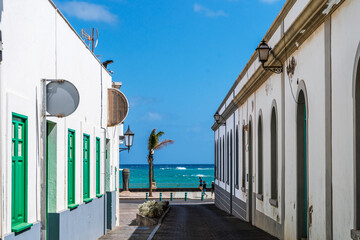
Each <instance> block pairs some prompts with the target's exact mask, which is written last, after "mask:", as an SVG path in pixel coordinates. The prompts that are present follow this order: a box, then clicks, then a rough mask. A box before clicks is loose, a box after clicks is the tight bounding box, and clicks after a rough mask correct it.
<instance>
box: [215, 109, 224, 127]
mask: <svg viewBox="0 0 360 240" xmlns="http://www.w3.org/2000/svg"><path fill="white" fill-rule="evenodd" d="M214 119H215V122H216V123H217V124H220V123H221V121H222V120H224V118H223V116H221V115H220V114H219V112H216V113H215V114H214ZM225 124H226V122H225V121H224V125H225Z"/></svg>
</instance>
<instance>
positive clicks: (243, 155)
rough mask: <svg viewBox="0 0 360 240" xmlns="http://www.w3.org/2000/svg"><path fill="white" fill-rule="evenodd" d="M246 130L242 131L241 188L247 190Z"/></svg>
mask: <svg viewBox="0 0 360 240" xmlns="http://www.w3.org/2000/svg"><path fill="white" fill-rule="evenodd" d="M245 142H246V140H245V129H244V127H243V129H242V176H241V179H242V181H241V186H242V187H243V188H244V189H245V175H246V163H245V159H246V157H245V151H246V149H245Z"/></svg>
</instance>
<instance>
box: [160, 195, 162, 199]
mask: <svg viewBox="0 0 360 240" xmlns="http://www.w3.org/2000/svg"><path fill="white" fill-rule="evenodd" d="M160 201H162V193H160Z"/></svg>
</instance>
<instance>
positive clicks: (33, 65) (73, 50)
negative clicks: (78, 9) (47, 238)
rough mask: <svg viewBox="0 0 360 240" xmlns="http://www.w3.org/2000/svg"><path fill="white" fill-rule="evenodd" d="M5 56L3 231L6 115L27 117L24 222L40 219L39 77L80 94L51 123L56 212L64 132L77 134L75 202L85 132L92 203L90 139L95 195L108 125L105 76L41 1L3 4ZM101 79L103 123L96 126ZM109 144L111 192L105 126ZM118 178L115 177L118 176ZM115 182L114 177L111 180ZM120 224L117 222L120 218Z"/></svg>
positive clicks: (62, 204) (63, 175)
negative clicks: (65, 83)
mask: <svg viewBox="0 0 360 240" xmlns="http://www.w3.org/2000/svg"><path fill="white" fill-rule="evenodd" d="M1 28H2V29H1V30H2V35H3V43H4V51H3V62H2V66H1V68H2V73H1V100H0V104H1V116H3V117H2V119H3V121H1V132H3V133H5V136H4V138H3V139H2V140H3V141H2V142H1V144H2V146H1V147H2V149H5V151H3V152H2V153H1V158H2V160H3V161H2V162H1V168H2V174H3V179H4V180H5V182H4V184H3V192H4V198H3V200H2V201H3V203H2V205H3V206H4V213H3V218H2V219H4V220H5V221H4V222H3V232H2V233H1V236H4V234H7V233H10V232H11V156H10V150H11V146H10V143H11V134H10V129H11V113H12V112H16V113H19V114H23V115H26V116H28V143H29V145H28V173H29V175H28V206H29V207H28V222H36V221H39V220H40V208H39V206H40V178H39V173H40V168H39V158H38V153H37V144H38V138H37V136H38V135H37V130H38V127H39V125H38V124H37V122H36V121H40V120H39V117H40V115H39V112H37V108H38V109H40V106H41V103H40V100H41V98H40V80H41V79H42V78H48V79H54V78H60V79H67V80H69V81H71V82H72V83H73V84H74V85H75V86H76V87H77V88H78V90H79V93H80V105H79V107H78V109H77V111H76V112H75V113H74V114H73V115H71V116H70V117H67V118H66V119H56V118H49V120H50V121H53V122H55V123H56V124H57V144H58V146H57V151H58V152H57V200H56V201H57V202H56V210H57V211H62V210H65V209H67V130H68V128H71V129H74V130H75V131H76V168H75V169H76V197H75V199H76V203H82V136H83V133H87V134H89V135H90V141H91V143H90V147H91V153H90V154H91V155H90V159H91V165H90V171H91V177H90V186H91V190H90V197H92V198H95V189H96V183H95V159H96V156H95V139H96V137H99V138H100V139H101V171H100V172H101V193H104V191H105V189H104V182H105V179H104V178H105V169H104V162H105V159H104V158H105V148H104V142H105V139H104V130H103V129H102V128H101V127H106V121H107V88H110V87H111V76H110V75H109V73H108V72H106V70H105V69H103V68H102V66H101V63H100V62H99V61H98V60H97V59H96V57H95V56H94V55H93V54H92V53H91V51H89V49H88V48H87V47H86V46H85V45H84V43H83V42H82V41H81V40H80V38H79V37H78V35H76V34H75V33H74V31H73V30H72V29H71V27H70V26H69V25H68V23H67V22H66V21H65V20H64V19H63V17H62V16H61V15H60V14H59V13H58V12H57V11H56V9H55V8H54V6H53V5H52V4H51V3H50V2H49V1H45V0H33V1H27V0H17V1H13V0H4V11H3V13H2V19H1ZM101 79H102V82H103V86H102V87H103V96H104V98H103V118H102V125H100V124H101V105H100V103H101V92H100V89H101ZM107 138H109V139H110V141H111V150H110V152H111V153H110V157H111V164H112V166H111V168H112V169H113V173H112V174H111V180H110V182H111V183H112V185H111V190H115V178H114V177H115V174H114V169H115V166H118V164H119V152H118V144H119V137H118V131H117V129H116V127H115V128H108V129H107ZM117 175H118V174H117ZM117 178H118V176H117ZM116 181H117V182H118V179H117V180H116ZM118 221H119V217H118Z"/></svg>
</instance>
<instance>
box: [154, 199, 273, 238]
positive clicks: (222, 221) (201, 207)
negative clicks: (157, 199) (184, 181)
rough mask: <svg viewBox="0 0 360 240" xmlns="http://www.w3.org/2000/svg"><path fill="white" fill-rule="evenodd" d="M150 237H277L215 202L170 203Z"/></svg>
mask: <svg viewBox="0 0 360 240" xmlns="http://www.w3.org/2000/svg"><path fill="white" fill-rule="evenodd" d="M153 239H157V240H165V239H172V240H174V239H179V240H183V239H186V240H189V239H194V240H199V239H207V240H210V239H214V240H219V239H226V240H229V239H237V240H266V239H269V240H270V239H271V240H272V239H276V238H274V237H272V236H270V235H269V234H267V233H265V232H263V231H262V230H260V229H258V228H255V227H253V226H251V225H250V224H248V223H246V222H243V221H241V220H239V219H237V218H235V217H233V216H229V215H228V214H226V213H225V212H223V211H221V210H219V209H218V208H216V207H215V205H214V204H212V203H208V204H181V205H180V204H177V203H175V204H173V205H172V206H171V209H170V212H169V213H168V215H167V216H166V218H165V220H164V222H163V224H162V225H161V227H160V228H159V230H158V231H157V233H156V235H155V237H154V238H153Z"/></svg>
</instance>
